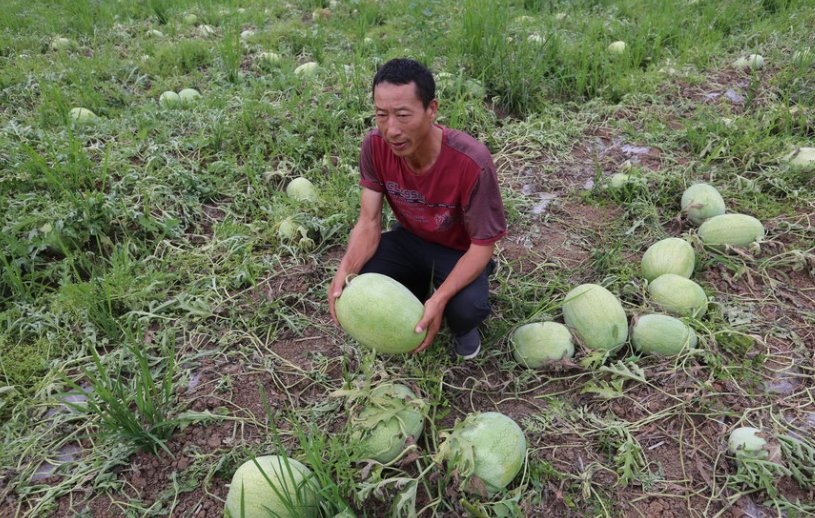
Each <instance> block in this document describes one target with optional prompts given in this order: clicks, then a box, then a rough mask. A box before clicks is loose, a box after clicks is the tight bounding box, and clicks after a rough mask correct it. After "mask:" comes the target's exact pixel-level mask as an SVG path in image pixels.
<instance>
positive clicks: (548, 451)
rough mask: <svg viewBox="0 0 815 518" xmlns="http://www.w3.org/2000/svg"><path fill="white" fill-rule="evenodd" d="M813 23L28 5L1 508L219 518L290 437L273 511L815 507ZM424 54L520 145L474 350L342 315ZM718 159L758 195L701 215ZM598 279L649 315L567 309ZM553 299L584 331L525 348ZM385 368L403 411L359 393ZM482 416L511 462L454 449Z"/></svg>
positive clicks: (0, 59) (401, 6)
mask: <svg viewBox="0 0 815 518" xmlns="http://www.w3.org/2000/svg"><path fill="white" fill-rule="evenodd" d="M813 27H815V1H813V0H761V1H758V0H719V1H714V0H662V1H646V0H571V1H567V0H509V1H502V2H484V1H478V0H457V1H453V0H379V1H377V0H336V1H335V0H332V1H330V2H328V1H323V0H303V1H299V2H294V1H291V2H283V1H278V0H264V1H261V0H197V1H193V0H143V1H138V2H135V1H124V0H119V1H116V0H48V1H31V0H6V1H5V2H4V3H3V7H2V9H0V225H1V226H2V230H1V231H0V261H1V262H0V439H1V440H0V517H2V518H6V517H23V516H26V517H27V516H31V517H43V516H60V517H62V516H69V517H73V516H77V517H114V516H127V517H154V516H173V517H220V516H224V515H225V512H226V507H227V496H228V494H229V493H230V487H232V490H233V494H232V495H230V497H229V501H230V502H231V503H234V502H241V501H242V500H243V499H245V504H246V508H245V509H249V507H248V502H249V500H250V497H251V496H252V494H250V492H249V491H248V490H247V491H245V494H238V495H237V496H235V491H238V490H239V489H240V487H247V486H245V484H246V483H247V482H246V481H247V480H248V479H247V477H248V475H246V476H244V478H243V482H242V483H241V484H238V483H237V482H236V483H234V484H232V481H233V476H234V475H235V473H236V471H238V468H239V467H241V466H248V467H246V468H243V469H242V470H241V474H243V473H248V471H246V470H248V469H249V467H253V466H260V465H261V464H260V463H256V462H257V461H256V460H255V459H260V458H264V460H263V462H264V463H265V464H264V465H266V466H269V465H270V464H268V462H269V461H268V459H266V456H277V457H273V458H275V459H277V458H281V459H291V463H287V466H289V468H291V466H295V467H296V468H297V470H302V471H298V473H301V474H302V473H308V475H307V476H305V475H298V476H305V478H306V479H307V480H308V481H309V482H308V483H309V484H311V485H310V486H308V488H307V489H308V490H309V491H313V494H311V495H310V496H309V498H312V500H311V502H312V503H313V505H312V506H311V507H310V508H309V509H308V510H301V511H296V510H294V511H292V510H291V509H288V507H291V506H286V505H284V506H283V507H275V508H274V509H272V507H274V505H272V504H271V503H269V502H272V501H275V498H278V497H279V496H280V495H279V494H276V493H275V495H274V498H273V497H272V496H270V495H272V493H268V494H265V495H264V493H263V491H272V492H273V491H274V490H273V488H272V487H271V486H272V485H273V484H272V481H271V479H270V480H268V481H266V482H267V483H266V486H267V487H266V488H265V489H263V488H261V491H260V499H261V500H262V501H263V502H265V503H264V504H263V505H266V509H263V510H262V511H259V514H258V513H255V514H252V513H250V512H246V513H245V515H246V516H266V515H268V516H314V517H327V518H332V517H334V516H341V517H349V516H357V517H364V516H367V517H372V518H373V517H377V518H378V517H388V516H392V517H414V516H418V517H431V516H433V517H436V516H438V517H466V516H470V517H473V518H482V517H536V516H555V517H566V516H575V517H582V516H600V517H611V516H626V517H629V516H631V517H640V516H641V517H722V518H729V517H741V516H750V517H770V516H773V517H775V516H778V517H789V518H793V517H803V516H813V515H815V438H814V437H815V383H813V380H814V379H815V156H813V155H814V154H815V149H813V148H815V31H813ZM395 57H409V58H413V59H416V60H419V61H421V62H422V63H425V64H426V65H427V66H428V67H429V68H430V69H431V70H432V71H433V73H434V74H435V76H436V81H437V97H438V100H439V117H438V122H439V123H441V124H443V125H446V126H448V127H452V128H457V129H461V130H464V131H466V132H468V133H470V134H471V135H473V136H475V137H476V138H478V139H479V140H481V141H482V142H483V143H484V144H486V145H487V146H488V148H489V149H490V151H491V152H492V154H493V159H494V162H495V165H496V168H497V173H498V179H499V183H500V186H501V190H502V195H503V200H504V205H505V209H506V216H507V222H508V225H509V232H508V234H507V236H506V237H505V238H503V239H502V240H501V241H499V242H498V244H497V248H496V255H495V260H496V268H495V270H494V272H493V274H492V276H491V277H490V302H491V305H492V314H491V316H490V317H489V318H488V319H487V320H486V321H485V322H484V323H483V324H482V326H481V328H480V332H481V337H482V350H481V353H480V354H479V355H478V357H477V358H475V359H472V360H462V359H459V358H457V357H456V355H455V352H454V346H453V337H452V335H451V333H450V332H449V330H447V329H445V328H444V327H442V331H441V332H440V333H439V335H437V336H436V339H435V341H434V343H433V345H432V346H431V347H430V348H428V349H427V350H426V351H424V352H422V353H420V354H415V355H411V354H393V355H386V354H381V353H376V352H375V351H373V350H371V349H369V348H368V347H365V346H362V345H360V344H359V343H357V342H356V341H355V340H354V339H353V338H351V337H350V336H349V335H347V334H346V333H345V332H343V330H342V329H341V328H340V327H338V326H337V325H336V324H335V323H334V322H333V321H332V319H331V317H330V314H329V309H328V303H327V289H328V286H329V283H330V282H331V279H332V277H333V275H334V272H335V271H336V269H337V266H338V265H339V261H340V258H341V257H342V254H343V252H344V250H345V245H346V243H347V239H348V234H349V232H350V230H351V228H352V226H353V225H354V223H355V221H356V218H357V215H358V211H359V193H360V188H359V185H358V181H359V168H358V160H359V147H360V144H361V142H362V139H363V137H364V136H365V134H366V133H367V132H368V131H369V130H370V129H371V128H373V127H374V119H373V114H374V110H373V104H372V99H371V80H372V78H373V75H374V73H375V72H376V70H377V67H378V66H379V65H381V64H383V63H384V62H386V61H387V60H389V59H391V58H395ZM295 180H296V181H295ZM293 181H294V183H292V182H293ZM309 183H310V184H311V187H313V189H311V188H310V187H309V185H308V184H309ZM698 183H705V184H708V185H709V186H711V187H712V188H714V189H715V190H716V191H717V192H718V193H719V194H720V195H721V200H722V201H723V206H724V208H723V212H724V215H725V216H727V217H728V218H731V215H735V214H742V215H744V216H745V217H746V216H749V217H751V218H754V219H755V221H753V219H749V220H747V219H741V220H738V221H737V220H735V219H732V218H731V219H724V220H719V221H726V222H728V223H726V224H720V225H719V226H718V228H715V229H712V228H711V226H710V225H709V224H708V223H707V222H709V221H712V220H711V219H704V218H706V217H708V216H709V215H704V216H700V215H699V214H698V213H696V212H689V211H691V209H692V210H694V211H695V210H697V209H699V207H698V205H694V206H693V207H691V208H688V207H684V209H685V210H683V205H684V203H683V193H685V192H686V190H687V189H688V188H689V187H691V186H692V185H694V184H698ZM720 212H721V211H720ZM716 217H722V216H716ZM384 218H385V221H384V225H386V226H389V225H390V224H391V223H393V216H392V214H390V213H389V212H387V211H386V214H385V216H384ZM745 222H746V223H745ZM705 225H708V226H705ZM756 225H757V226H756ZM759 229H760V230H761V231H760V232H759ZM666 238H678V239H680V240H683V241H684V242H686V243H687V244H688V245H689V246H690V249H692V252H693V254H692V255H693V257H694V260H693V261H692V262H691V263H686V264H684V265H683V268H685V271H684V272H683V275H684V277H682V276H680V277H682V278H681V279H680V282H682V283H685V284H687V283H691V282H692V283H695V285H696V286H697V287H698V288H699V290H697V291H695V292H694V293H695V295H696V296H697V299H696V300H697V301H696V302H693V305H692V306H688V308H689V309H688V310H687V311H684V312H683V311H676V312H675V311H673V310H672V309H671V307H672V306H671V305H670V303H669V302H667V301H666V300H665V299H664V297H668V298H670V297H672V296H673V295H676V294H677V293H679V292H680V291H681V290H680V289H679V288H673V287H670V286H672V285H668V287H665V286H666V285H665V283H664V282H662V277H664V276H660V277H656V274H653V272H651V270H650V269H649V270H648V272H647V275H646V274H645V273H644V270H643V267H642V265H641V261H642V259H643V255H644V254H645V252H646V250H648V249H649V247H651V245H653V244H655V243H657V242H659V241H661V240H664V239H666ZM722 239H724V240H730V241H727V242H729V243H730V244H729V245H726V244H722V243H723V241H721V240H722ZM675 243H678V241H677V242H675ZM679 244H680V245H681V246H682V247H684V248H683V250H686V251H687V250H688V247H687V246H686V245H684V244H682V243H679ZM731 245H733V246H731ZM677 250H678V249H677ZM654 255H656V254H654ZM672 259H674V257H673V252H671V253H662V255H661V256H660V260H666V261H667V260H672ZM654 277H656V278H654ZM674 277H676V275H674ZM658 281H660V282H658ZM584 284H594V285H598V286H601V287H602V288H604V289H605V290H607V291H608V297H607V298H608V300H611V301H612V302H614V303H616V304H618V305H619V306H620V307H621V308H622V310H621V312H616V311H615V310H617V309H619V308H618V307H616V306H615V307H612V306H614V304H610V303H609V304H605V303H604V304H605V305H604V304H599V303H598V304H595V305H594V306H592V307H591V308H590V310H582V313H580V311H581V310H580V309H574V308H572V307H570V306H569V301H567V294H569V293H570V292H571V291H572V290H574V289H575V288H577V287H579V286H580V285H584ZM683 289H684V288H683ZM693 289H694V290H696V288H693ZM702 292H703V293H702ZM698 297H701V299H699V298H698ZM699 300H701V302H698V301H699ZM564 304H566V305H564ZM622 313H624V316H623V315H622ZM663 313H665V314H667V313H671V314H672V315H673V317H672V318H670V319H669V318H667V317H648V318H643V317H645V316H646V315H651V314H663ZM677 313H679V314H677ZM615 315H616V316H615ZM564 316H566V318H564ZM612 318H616V319H617V321H618V323H617V324H616V325H615V327H614V328H613V329H614V331H613V332H612V333H611V334H610V335H609V334H608V333H609V332H610V331H608V328H607V327H604V326H602V325H600V324H599V323H602V322H608V321H610V319H612ZM620 319H621V322H622V323H621V324H620V322H619V321H620ZM545 322H551V323H552V324H549V327H557V329H559V330H560V331H561V332H563V329H564V328H563V327H562V326H560V325H558V326H554V323H557V324H566V325H567V329H568V330H569V332H570V333H571V335H572V337H573V340H574V344H573V345H574V347H573V348H574V355H573V356H572V357H571V358H568V357H565V358H560V359H554V360H553V359H548V360H546V361H543V362H542V363H541V364H540V365H539V366H538V365H537V364H536V366H535V367H534V368H532V367H529V366H528V365H526V364H525V363H526V362H525V361H521V362H520V363H519V360H518V356H517V355H516V351H515V345H516V341H514V340H513V337H514V336H515V335H514V334H513V333H514V332H515V330H516V329H518V328H520V327H521V326H523V325H525V324H534V323H545ZM639 323H644V324H645V323H647V324H648V325H650V326H652V327H651V328H648V329H645V327H642V328H640V329H641V331H640V332H639V334H634V335H633V336H634V338H636V339H638V340H640V341H642V340H652V341H653V340H656V341H659V340H662V339H663V338H664V337H665V336H667V332H664V331H661V329H663V328H662V327H659V326H660V325H663V324H664V325H668V324H670V326H673V327H672V328H671V329H675V330H677V332H678V333H680V334H681V335H682V336H684V337H685V338H683V340H685V342H683V343H685V344H686V345H687V344H688V343H690V341H691V340H690V338H689V337H692V338H693V341H694V343H695V344H696V346H695V347H687V346H685V347H681V348H680V349H681V350H678V351H672V352H671V353H670V354H662V353H663V352H664V351H665V350H666V349H665V348H664V347H663V346H664V344H661V343H660V345H659V348H657V349H653V348H652V349H648V348H646V347H643V346H642V344H641V343H640V342H637V343H636V344H635V340H634V339H632V333H631V332H630V330H631V329H634V326H635V324H636V325H639ZM644 324H643V325H644ZM370 325H371V326H372V327H373V328H374V332H376V329H384V328H386V327H387V325H388V324H387V322H373V323H371V324H370ZM535 328H543V326H542V325H541V326H533V327H529V328H527V329H535ZM547 328H548V327H547ZM577 328H580V329H577ZM586 328H588V331H587V330H586ZM664 329H667V328H664ZM682 333H684V334H682ZM567 338H568V334H567ZM594 344H602V347H601V348H598V347H597V346H596V345H594ZM608 344H610V345H608ZM606 345H608V346H606ZM649 351H650V353H649ZM654 351H657V352H659V353H660V354H653V352H654ZM388 384H399V385H403V386H404V387H405V388H402V389H399V390H400V391H401V392H399V393H400V394H403V395H404V394H412V395H413V396H415V399H410V401H409V403H408V406H409V409H410V410H411V411H412V412H413V414H410V416H409V417H406V416H408V414H404V413H400V412H401V410H399V411H397V409H395V408H390V407H388V408H386V411H383V412H385V413H383V414H377V415H373V414H369V413H366V412H367V411H366V410H363V407H365V404H366V401H368V402H370V401H373V400H376V398H377V397H379V396H376V394H380V395H381V394H382V393H384V392H385V389H384V388H378V387H383V386H385V385H388ZM408 389H409V390H408ZM405 391H406V392H405ZM411 397H412V396H411ZM406 401H407V400H406ZM400 408H401V407H400ZM479 415H482V416H483V415H488V416H489V418H490V419H496V420H498V421H500V423H501V425H500V426H502V427H504V428H500V429H499V428H497V427H496V428H495V429H494V430H493V431H496V430H510V431H511V433H510V432H503V431H500V432H497V433H495V434H494V435H493V436H492V438H490V439H473V443H474V444H475V446H474V448H476V447H483V448H486V449H487V451H488V452H490V453H493V454H495V453H496V452H505V451H507V452H508V451H512V452H517V451H520V452H521V457H522V459H521V460H520V462H519V464H518V465H519V466H520V468H519V470H518V472H517V474H515V475H514V476H513V475H512V474H513V471H512V470H513V469H515V468H516V467H517V466H516V465H513V466H511V467H509V466H507V465H508V464H510V463H511V460H510V459H509V457H507V456H505V455H504V453H500V454H495V455H493V457H498V460H497V461H494V462H493V463H492V464H489V465H488V466H487V468H486V472H483V471H482V472H480V473H481V474H480V475H478V476H472V474H473V473H472V468H473V462H474V461H473V459H474V458H477V457H474V454H473V453H472V451H475V450H472V451H470V453H467V451H465V452H464V453H460V454H458V453H453V450H452V449H451V445H452V444H454V443H458V444H461V443H464V442H467V441H463V440H461V437H462V436H461V435H457V432H453V430H454V429H455V430H457V429H458V428H456V424H457V423H459V424H461V423H464V422H465V420H466V422H468V423H469V422H475V421H474V420H475V419H476V418H477V416H479ZM379 416H381V417H379ZM391 418H392V420H391V421H390V422H391V425H393V428H392V429H393V430H394V431H393V432H389V433H388V434H386V435H387V436H388V437H395V436H399V437H400V439H401V442H399V443H398V444H397V445H396V447H395V450H393V452H392V453H393V454H394V455H395V457H394V458H393V459H392V460H388V459H385V458H384V457H382V456H379V457H377V458H374V457H375V456H374V455H372V454H371V453H370V451H367V450H365V449H364V448H363V447H362V437H363V436H364V435H365V432H364V430H363V427H364V425H365V424H366V423H368V424H370V423H371V422H375V423H376V422H379V420H381V421H385V420H388V419H391ZM506 418H509V419H506ZM490 422H492V421H490ZM408 425H410V426H408ZM462 426H463V425H462ZM492 426H498V425H489V426H487V428H489V427H492ZM745 427H750V428H754V429H756V430H757V431H758V432H757V433H758V434H759V435H758V436H751V437H752V439H758V446H757V449H756V450H754V451H750V448H749V447H747V446H746V443H738V445H737V446H734V444H735V443H736V442H738V441H736V439H737V438H738V437H744V435H743V434H747V435H750V434H752V433H753V432H751V431H749V430H747V431H745V430H742V428H745ZM518 430H520V432H521V433H520V435H522V438H523V440H525V444H526V449H525V450H523V449H520V450H519V445H521V443H522V441H520V440H519V438H518V435H519V432H518ZM734 431H737V434H735V435H734V437H733V438H732V440H731V433H733V432H734ZM496 435H497V436H498V437H497V438H496V437H495V436H496ZM752 439H751V440H752ZM512 441H515V442H512ZM734 441H735V442H734ZM476 443H477V444H476ZM468 444H469V443H468ZM366 451H367V453H366ZM468 451H469V450H468ZM524 451H525V453H524ZM383 459H385V460H383ZM247 462H248V463H249V464H246V463H247ZM295 462H296V463H297V464H294V463H295ZM476 464H478V463H477V462H476ZM301 465H302V467H301ZM510 468H511V469H510ZM502 470H509V471H508V473H509V475H508V476H509V477H510V478H511V480H509V481H508V482H507V481H501V484H504V483H505V482H506V485H505V486H503V487H496V486H495V485H494V484H495V483H493V482H491V481H492V480H493V477H492V476H493V475H495V478H499V475H501V474H502V473H503V471H502ZM250 471H251V470H250ZM290 474H291V473H290ZM241 476H243V475H241ZM501 476H503V475H501ZM239 478H240V477H236V479H235V480H238V479H239ZM258 479H259V478H258V476H257V475H255V476H254V480H255V481H257V480H258ZM499 485H500V484H499ZM236 488H237V489H236ZM242 497H244V498H242ZM230 505H232V504H230ZM275 505H276V504H275ZM232 509H233V511H232V512H231V514H232V516H240V515H241V514H244V513H241V512H240V511H237V512H235V511H234V508H232ZM258 509H262V508H261V507H258Z"/></svg>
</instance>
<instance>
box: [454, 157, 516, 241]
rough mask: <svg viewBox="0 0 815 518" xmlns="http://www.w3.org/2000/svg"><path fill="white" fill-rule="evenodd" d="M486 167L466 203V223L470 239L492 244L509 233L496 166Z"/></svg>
mask: <svg viewBox="0 0 815 518" xmlns="http://www.w3.org/2000/svg"><path fill="white" fill-rule="evenodd" d="M490 165H491V167H484V168H482V169H481V172H480V174H479V176H478V181H477V182H476V183H475V185H474V186H473V189H472V191H471V192H470V196H469V201H468V202H467V203H466V204H465V205H464V224H465V226H466V227H467V233H468V234H469V236H470V241H471V242H472V243H474V244H476V245H491V244H493V243H495V242H496V241H498V240H499V239H501V238H502V237H504V235H505V234H506V233H507V223H506V216H505V214H504V203H503V201H502V200H501V190H500V188H499V186H498V177H497V174H496V172H495V166H493V165H492V164H490Z"/></svg>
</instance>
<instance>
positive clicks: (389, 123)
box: [374, 82, 438, 158]
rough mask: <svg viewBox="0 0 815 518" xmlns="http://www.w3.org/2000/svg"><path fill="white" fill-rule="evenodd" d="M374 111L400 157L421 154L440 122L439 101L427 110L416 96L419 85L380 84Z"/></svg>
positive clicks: (376, 92)
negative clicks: (436, 122) (437, 116)
mask: <svg viewBox="0 0 815 518" xmlns="http://www.w3.org/2000/svg"><path fill="white" fill-rule="evenodd" d="M374 107H375V109H376V127H377V128H378V129H379V131H380V132H382V135H383V136H384V137H385V141H386V142H387V143H388V145H389V146H390V148H391V150H392V151H393V153H394V154H395V155H396V156H399V157H406V158H409V157H412V156H415V154H416V153H417V151H419V152H421V150H422V149H423V147H422V146H423V144H424V142H425V140H426V139H427V136H428V135H429V134H430V129H431V128H432V127H433V121H434V120H435V118H436V110H437V108H438V103H437V101H436V100H435V99H434V100H433V101H431V102H430V104H429V105H428V106H427V108H425V107H424V106H423V105H422V101H421V100H420V99H419V97H418V96H417V95H416V83H413V82H411V83H408V84H406V85H395V84H392V83H379V84H378V85H376V87H375V88H374Z"/></svg>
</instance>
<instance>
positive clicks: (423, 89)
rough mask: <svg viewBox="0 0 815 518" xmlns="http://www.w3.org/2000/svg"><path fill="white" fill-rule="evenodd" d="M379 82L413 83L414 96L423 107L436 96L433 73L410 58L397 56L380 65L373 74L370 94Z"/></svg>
mask: <svg viewBox="0 0 815 518" xmlns="http://www.w3.org/2000/svg"><path fill="white" fill-rule="evenodd" d="M379 83H390V84H393V85H406V84H410V83H415V84H416V97H418V98H419V100H420V101H422V105H423V106H424V107H425V108H427V107H428V106H430V101H432V100H433V99H435V98H436V81H434V80H433V74H432V73H431V72H430V70H428V69H427V67H426V66H424V65H422V64H421V63H419V62H418V61H414V60H412V59H403V58H397V59H392V60H390V61H388V62H387V63H385V64H384V65H382V66H381V67H380V68H379V70H377V72H376V75H375V76H374V83H373V85H372V86H371V94H373V91H374V90H375V89H376V85H378V84H379Z"/></svg>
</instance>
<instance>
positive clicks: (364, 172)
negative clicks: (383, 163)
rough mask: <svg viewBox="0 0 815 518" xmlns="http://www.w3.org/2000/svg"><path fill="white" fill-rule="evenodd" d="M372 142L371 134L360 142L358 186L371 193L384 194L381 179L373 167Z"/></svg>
mask: <svg viewBox="0 0 815 518" xmlns="http://www.w3.org/2000/svg"><path fill="white" fill-rule="evenodd" d="M373 140H374V135H373V133H368V135H367V136H366V137H365V139H364V140H363V141H362V148H361V149H360V152H359V172H360V179H359V184H360V185H361V186H362V187H366V188H368V189H371V190H372V191H376V192H384V191H385V185H384V184H383V183H382V178H381V177H380V175H379V174H378V173H377V171H376V167H375V166H374V152H373Z"/></svg>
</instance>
